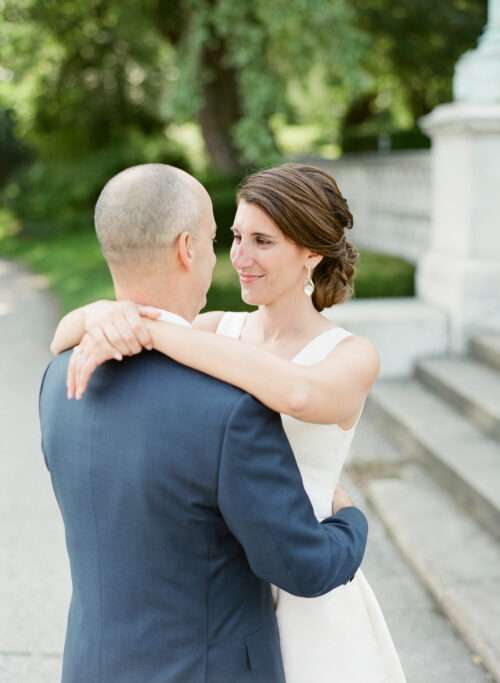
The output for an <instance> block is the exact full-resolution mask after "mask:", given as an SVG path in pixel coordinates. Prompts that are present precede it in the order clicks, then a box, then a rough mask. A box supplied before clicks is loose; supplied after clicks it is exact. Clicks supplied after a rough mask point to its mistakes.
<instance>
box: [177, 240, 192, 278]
mask: <svg viewBox="0 0 500 683" xmlns="http://www.w3.org/2000/svg"><path fill="white" fill-rule="evenodd" d="M176 248H177V258H178V259H179V262H180V264H181V266H182V267H183V268H184V269H185V270H187V271H191V270H192V268H193V237H192V235H191V233H189V232H181V234H180V235H179V237H178V238H177V243H176Z"/></svg>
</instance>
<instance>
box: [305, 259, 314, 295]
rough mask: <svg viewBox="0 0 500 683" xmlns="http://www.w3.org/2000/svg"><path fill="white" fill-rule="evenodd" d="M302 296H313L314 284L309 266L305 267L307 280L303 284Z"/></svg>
mask: <svg viewBox="0 0 500 683" xmlns="http://www.w3.org/2000/svg"><path fill="white" fill-rule="evenodd" d="M304 294H305V295H306V296H312V295H313V294H314V282H313V281H312V277H311V266H307V280H306V281H305V283H304Z"/></svg>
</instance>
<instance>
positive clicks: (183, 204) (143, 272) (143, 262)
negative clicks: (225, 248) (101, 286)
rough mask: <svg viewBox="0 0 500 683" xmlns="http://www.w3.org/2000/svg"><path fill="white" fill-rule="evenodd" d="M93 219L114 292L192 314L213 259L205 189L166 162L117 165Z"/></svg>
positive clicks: (203, 294) (202, 295)
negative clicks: (174, 305)
mask: <svg viewBox="0 0 500 683" xmlns="http://www.w3.org/2000/svg"><path fill="white" fill-rule="evenodd" d="M95 226H96V232H97V237H98V239H99V242H100V245H101V248H102V252H103V255H104V257H105V259H106V261H107V263H108V266H109V269H110V271H111V275H112V277H113V282H114V284H115V289H116V293H117V296H118V297H119V298H124V297H126V298H133V299H135V300H137V301H139V300H140V302H141V303H149V304H152V305H157V306H160V307H163V308H168V307H170V308H172V303H173V302H174V301H175V302H176V303H177V304H179V303H180V304H181V305H182V307H183V309H184V310H183V312H184V314H185V315H189V317H194V316H195V315H196V314H197V313H198V311H199V310H200V309H201V308H202V307H203V306H204V305H205V302H206V293H207V290H208V288H209V286H210V282H211V278H212V271H213V268H214V265H215V254H214V251H213V239H214V237H215V230H216V226H215V220H214V216H213V210H212V202H211V200H210V197H209V195H208V193H207V191H206V190H205V188H204V187H203V186H202V185H201V184H200V183H199V182H198V181H197V180H196V179H195V178H193V177H192V176H190V175H189V174H188V173H185V172H184V171H181V170H180V169H178V168H175V167H173V166H167V165H166V164H143V165H140V166H133V167H131V168H128V169H126V170H125V171H122V172H121V173H119V174H118V175H116V176H114V177H113V178H111V180H110V181H109V182H108V183H107V184H106V185H105V186H104V188H103V190H102V192H101V194H100V195H99V198H98V200H97V204H96V207H95Z"/></svg>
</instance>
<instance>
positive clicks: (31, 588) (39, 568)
mask: <svg viewBox="0 0 500 683" xmlns="http://www.w3.org/2000/svg"><path fill="white" fill-rule="evenodd" d="M56 320H57V309H56V306H55V304H54V302H53V300H52V299H51V297H50V296H49V295H48V292H47V289H46V285H45V283H44V281H43V279H42V278H39V277H37V276H34V275H31V274H29V273H27V272H26V271H23V270H21V269H20V268H18V267H17V266H14V265H12V264H9V263H6V262H4V261H1V260H0V681H1V683H58V682H59V676H60V665H61V651H62V646H63V638H64V631H65V621H66V610H67V605H68V600H69V588H70V587H69V569H68V563H67V558H66V554H65V550H64V534H63V529H62V524H61V522H60V519H59V512H58V510H57V507H56V504H55V501H54V497H53V494H52V489H51V486H50V480H49V476H48V472H47V471H46V469H45V465H44V462H43V458H42V455H41V453H40V447H39V442H40V437H39V429H38V413H37V397H38V387H39V383H40V379H41V376H42V372H43V369H44V367H45V365H46V363H47V361H48V360H49V357H50V355H49V352H48V346H49V342H50V339H51V336H52V332H53V330H54V326H55V322H56ZM360 427H361V428H360V429H359V431H358V433H357V437H356V441H355V444H354V448H353V456H354V459H356V460H359V459H363V458H364V457H365V455H366V454H371V455H373V450H374V449H377V448H378V449H379V450H380V452H381V453H382V454H383V458H385V459H387V460H388V461H389V463H390V461H391V459H397V458H398V454H397V453H391V451H390V448H389V447H388V446H387V445H386V443H385V442H384V443H379V440H380V436H378V435H377V433H376V431H374V427H373V425H371V424H370V423H369V422H368V421H366V420H365V421H364V422H363V423H362V425H360ZM345 483H346V484H347V487H348V489H349V490H350V491H351V492H352V493H353V495H354V497H355V500H356V501H357V502H358V504H359V505H360V506H361V507H362V508H363V509H364V510H365V511H366V512H367V514H368V518H369V521H370V543H369V549H368V552H367V556H366V560H365V563H364V571H365V574H366V576H367V578H368V580H369V581H370V583H371V585H372V587H373V589H374V591H375V594H376V595H377V596H378V599H379V601H380V603H381V606H382V609H383V611H384V613H385V615H386V618H387V621H388V624H389V627H390V630H391V632H392V634H393V638H394V641H395V644H396V648H397V650H398V652H399V653H400V656H401V659H402V663H403V667H404V669H405V671H406V675H407V679H408V683H448V682H449V683H486V681H488V680H490V679H489V677H488V676H487V675H486V674H485V673H484V671H483V670H482V669H481V668H480V667H478V666H477V665H476V664H475V663H474V661H473V660H474V658H473V656H472V654H471V653H470V652H469V650H468V649H467V648H466V647H465V646H464V644H463V642H462V641H461V640H460V638H459V637H458V636H457V635H456V634H455V633H454V631H453V629H452V628H451V627H450V624H449V623H448V621H447V620H446V619H445V618H444V617H443V616H442V615H441V614H440V613H438V612H437V611H436V607H435V605H434V603H433V601H432V600H431V598H430V597H429V595H428V594H427V592H426V591H425V590H424V589H423V587H422V586H421V584H420V583H419V581H418V580H417V579H416V578H415V576H414V574H413V573H412V572H411V571H410V570H409V568H408V567H407V565H406V564H405V563H404V561H403V560H402V558H401V557H400V555H399V553H398V552H397V551H396V550H395V549H394V546H393V545H392V543H391V541H390V539H389V537H388V536H387V533H386V532H385V530H384V529H383V528H382V525H381V523H380V522H379V521H378V520H377V519H376V518H375V517H374V515H373V513H371V512H370V509H369V507H368V506H367V504H366V501H365V500H363V498H362V496H361V494H360V492H359V491H357V490H356V488H355V487H354V484H353V483H352V482H350V481H348V480H346V482H345ZM334 660H335V657H334V651H332V661H333V667H332V672H333V673H332V675H333V678H335V676H334ZM89 683H92V682H91V681H89ZM145 683H147V682H146V681H145ZM339 683H340V682H339ZM345 683H347V682H345ZM367 683H368V682H367Z"/></svg>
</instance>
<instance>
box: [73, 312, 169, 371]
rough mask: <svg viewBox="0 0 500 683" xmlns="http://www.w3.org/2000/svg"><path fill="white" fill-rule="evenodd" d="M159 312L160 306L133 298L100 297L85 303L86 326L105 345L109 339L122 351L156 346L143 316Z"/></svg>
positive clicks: (125, 353) (152, 316) (152, 317)
mask: <svg viewBox="0 0 500 683" xmlns="http://www.w3.org/2000/svg"><path fill="white" fill-rule="evenodd" d="M159 315H160V311H159V310H157V309H155V308H152V307H151V306H139V305H137V304H135V303H134V302H133V301H97V302H96V303H94V304H90V305H88V306H86V307H85V309H84V327H85V332H86V333H87V334H90V335H91V336H92V337H93V338H94V340H95V341H96V343H99V344H100V345H101V346H104V345H105V344H106V343H107V344H109V345H110V346H111V347H113V348H114V349H115V350H116V351H117V352H118V353H119V354H122V355H123V356H133V355H134V354H136V353H140V352H141V351H142V349H143V348H146V349H148V350H149V351H150V350H151V349H152V348H153V339H152V337H151V334H150V332H149V330H148V328H147V326H146V325H145V322H144V320H143V318H149V319H150V320H156V319H157V318H158V317H159ZM111 358H117V356H116V355H115V356H111ZM117 360H121V358H117Z"/></svg>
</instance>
